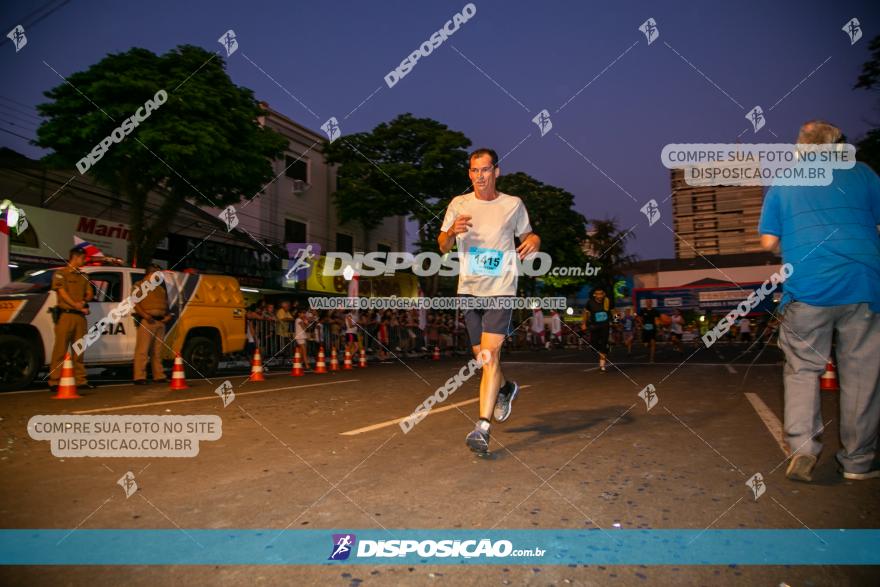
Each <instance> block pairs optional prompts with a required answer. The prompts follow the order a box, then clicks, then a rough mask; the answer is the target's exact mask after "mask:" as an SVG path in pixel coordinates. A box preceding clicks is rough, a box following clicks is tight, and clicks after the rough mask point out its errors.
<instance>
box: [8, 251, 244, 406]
mask: <svg viewBox="0 0 880 587" xmlns="http://www.w3.org/2000/svg"><path fill="white" fill-rule="evenodd" d="M54 271H55V270H54V269H41V270H36V271H31V272H29V274H28V275H26V276H25V277H23V278H21V279H19V280H17V281H13V282H11V283H9V284H7V285H6V286H4V287H2V288H0V391H6V390H11V389H20V388H23V387H26V386H28V385H29V384H30V383H31V382H32V381H33V380H34V378H35V377H36V376H37V375H38V373H39V372H40V371H41V370H46V369H48V367H49V365H48V362H49V360H50V358H51V356H52V345H53V343H54V339H55V335H54V324H53V322H52V308H53V307H55V306H56V304H57V297H56V293H55V292H54V291H52V290H51V284H52V275H53V273H54ZM81 271H83V273H85V274H86V275H87V276H88V278H89V280H90V281H91V282H92V285H93V286H94V287H95V296H94V299H92V301H91V302H89V314H88V316H87V317H86V318H87V320H88V326H89V328H91V327H92V326H94V325H95V324H97V323H98V322H99V321H101V319H102V318H106V317H108V316H109V315H110V313H111V311H113V310H114V309H116V308H117V306H120V302H122V301H123V300H125V299H126V298H127V297H128V296H129V294H130V293H131V289H132V286H133V285H134V283H136V282H137V281H138V280H140V279H142V278H143V277H144V270H143V269H136V268H131V267H118V266H102V265H99V266H95V265H87V266H85V267H83V268H82V269H81ZM162 274H163V276H164V278H165V279H164V287H165V290H166V292H167V295H168V309H169V312H171V314H172V319H171V321H170V322H169V323H168V324H167V325H166V336H165V345H164V346H165V348H164V352H163V358H164V359H169V360H170V359H173V358H174V354H175V353H178V352H179V353H180V354H181V356H182V357H183V359H184V364H185V365H186V369H187V376H190V377H194V376H205V377H211V376H212V375H214V374H215V373H216V371H217V365H218V363H219V362H220V357H221V356H222V355H224V354H230V353H237V352H240V351H242V350H243V349H244V345H245V342H246V334H245V314H244V298H243V297H242V294H241V290H240V289H239V283H238V281H237V280H236V279H235V278H233V277H226V276H221V275H197V274H190V273H180V272H176V271H163V272H162ZM119 314H122V317H121V319H119V320H118V321H117V322H115V323H114V322H113V321H109V320H106V321H105V325H104V327H103V329H102V332H101V335H100V336H99V337H97V338H95V337H94V336H93V337H90V338H93V339H94V340H93V342H91V344H89V346H88V348H87V349H86V351H85V353H84V356H85V364H86V367H87V368H88V367H97V366H112V365H131V363H132V360H133V358H134V348H135V335H136V326H135V323H134V318H133V316H132V315H131V313H130V312H127V313H125V312H114V315H115V316H118V315H119Z"/></svg>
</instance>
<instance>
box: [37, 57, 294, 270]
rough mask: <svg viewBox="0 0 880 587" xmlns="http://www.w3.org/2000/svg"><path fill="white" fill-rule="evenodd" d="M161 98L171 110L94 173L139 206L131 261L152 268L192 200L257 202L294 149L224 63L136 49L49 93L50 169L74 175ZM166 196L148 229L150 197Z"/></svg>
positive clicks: (46, 141)
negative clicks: (274, 161)
mask: <svg viewBox="0 0 880 587" xmlns="http://www.w3.org/2000/svg"><path fill="white" fill-rule="evenodd" d="M159 90H165V91H166V92H167V95H168V99H167V102H166V103H165V104H163V105H161V107H159V108H158V109H156V110H154V111H153V112H152V113H151V114H150V115H149V117H148V118H147V119H146V120H144V121H143V122H140V124H139V125H138V126H137V127H136V128H135V129H134V130H133V131H132V132H131V134H129V135H128V136H126V137H124V138H123V139H122V140H121V142H119V143H112V144H111V145H110V146H109V148H108V149H107V150H106V152H105V154H104V155H103V157H102V158H101V159H100V160H98V161H97V162H96V163H94V164H93V165H92V167H91V168H90V169H89V170H88V172H87V173H88V174H89V175H91V176H92V177H93V178H94V179H95V180H96V181H97V182H98V183H101V184H103V185H105V186H107V187H109V188H111V189H113V190H114V191H115V192H117V193H118V194H119V195H120V196H121V197H122V198H123V199H124V200H127V201H128V203H129V204H130V225H131V235H132V242H131V247H130V253H129V254H130V256H131V257H132V258H133V259H137V260H138V261H139V262H140V263H141V264H143V263H146V262H148V261H149V260H150V259H151V258H152V255H153V252H154V250H155V247H156V245H157V244H158V242H159V241H160V240H161V239H162V238H163V237H164V236H165V234H167V231H168V225H169V223H170V221H171V220H172V219H173V218H174V216H175V215H176V214H177V213H178V211H179V210H180V207H181V206H182V204H183V202H184V201H185V200H190V201H192V202H194V203H196V204H198V205H201V206H217V207H225V206H227V205H229V204H235V203H237V202H239V201H241V199H242V198H245V199H248V198H251V197H253V196H254V195H256V194H257V193H258V192H259V191H260V189H261V188H262V187H263V185H264V184H265V183H267V182H268V181H269V180H271V179H272V178H273V177H274V173H273V170H272V166H271V162H270V159H271V158H275V157H279V156H280V155H281V153H282V152H283V150H284V148H285V147H286V145H287V141H286V139H285V138H284V137H283V136H281V135H280V134H278V133H276V132H275V131H272V130H271V129H268V128H265V127H261V126H260V125H259V124H258V122H257V117H258V116H260V115H261V113H262V111H261V109H260V106H259V104H258V102H257V101H256V100H255V99H254V96H253V92H252V91H251V90H250V89H248V88H244V87H240V86H236V85H235V84H234V83H232V80H231V79H230V78H229V76H228V74H227V73H226V71H225V62H224V61H223V60H222V58H220V57H217V56H216V55H215V54H213V53H209V52H207V51H205V50H204V49H201V48H199V47H194V46H189V45H184V46H180V47H177V48H176V49H174V50H171V51H169V52H168V53H166V54H164V55H156V54H154V53H152V52H150V51H148V50H146V49H140V48H134V49H131V50H129V51H126V52H125V53H117V54H111V55H108V56H106V57H105V58H103V59H102V60H101V61H99V62H98V63H96V64H94V65H92V66H91V67H89V68H88V69H86V70H85V71H81V72H77V73H74V74H72V75H70V76H69V77H68V78H67V81H65V82H63V83H61V84H59V85H58V86H56V87H55V88H53V89H51V90H49V91H47V92H46V93H45V95H46V97H47V98H49V100H50V102H48V103H45V104H41V105H40V106H39V107H38V110H39V112H40V113H41V114H42V115H43V116H44V117H46V119H47V120H46V122H45V123H43V124H42V125H41V126H40V128H39V129H38V131H37V137H38V139H37V141H36V144H37V145H39V146H40V147H44V148H47V149H51V150H52V151H53V153H52V154H50V155H49V156H48V157H47V162H48V163H50V164H53V165H59V166H69V167H73V166H74V165H75V164H76V163H77V161H79V160H80V159H82V158H83V157H85V156H86V155H88V154H89V153H90V152H91V151H92V149H93V148H94V147H95V145H96V144H98V143H99V142H100V141H101V140H102V139H104V138H105V137H107V136H108V135H110V134H111V133H112V132H113V131H114V130H115V129H116V128H117V127H120V125H122V123H123V121H124V120H125V119H127V118H129V117H131V116H132V115H134V114H135V112H136V111H137V110H138V108H141V107H143V106H144V103H145V102H146V101H147V100H148V99H152V98H153V97H154V96H155V94H156V93H157V92H158V91H159ZM150 192H153V193H157V194H159V195H160V196H161V205H160V207H159V210H158V212H157V213H156V214H155V215H154V216H152V218H151V219H150V220H148V219H147V218H148V216H149V214H148V212H147V210H146V200H147V195H148V194H149V193H150Z"/></svg>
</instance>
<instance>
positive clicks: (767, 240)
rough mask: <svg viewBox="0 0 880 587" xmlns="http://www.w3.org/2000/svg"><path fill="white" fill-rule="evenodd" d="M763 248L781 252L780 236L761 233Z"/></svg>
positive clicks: (772, 251)
mask: <svg viewBox="0 0 880 587" xmlns="http://www.w3.org/2000/svg"><path fill="white" fill-rule="evenodd" d="M761 248H762V249H764V250H765V251H770V252H771V253H776V254H777V255H778V254H779V237H778V236H776V235H775V234H762V235H761Z"/></svg>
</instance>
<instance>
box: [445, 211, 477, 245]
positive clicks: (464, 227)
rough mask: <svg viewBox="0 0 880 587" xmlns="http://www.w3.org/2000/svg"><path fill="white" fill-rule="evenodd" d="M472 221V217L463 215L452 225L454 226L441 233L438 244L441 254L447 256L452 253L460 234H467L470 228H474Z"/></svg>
mask: <svg viewBox="0 0 880 587" xmlns="http://www.w3.org/2000/svg"><path fill="white" fill-rule="evenodd" d="M470 220H471V217H470V216H468V215H467V214H462V215H461V216H459V217H458V218H456V219H455V222H453V223H452V226H450V227H449V228H448V229H447V230H444V231H443V232H441V233H440V236H439V237H437V244H438V245H439V246H440V253H441V254H443V255H445V254H446V253H448V252H449V251H451V250H452V247H453V246H455V237H456V236H458V235H459V234H462V233H465V232H467V231H468V228H469V227H471V226H473V224H471V222H470Z"/></svg>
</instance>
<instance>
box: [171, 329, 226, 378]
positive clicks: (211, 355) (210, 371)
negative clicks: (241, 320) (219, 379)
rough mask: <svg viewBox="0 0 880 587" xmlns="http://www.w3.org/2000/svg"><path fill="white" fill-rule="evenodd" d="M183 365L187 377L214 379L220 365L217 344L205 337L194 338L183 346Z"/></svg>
mask: <svg viewBox="0 0 880 587" xmlns="http://www.w3.org/2000/svg"><path fill="white" fill-rule="evenodd" d="M181 355H182V356H183V361H184V362H183V365H184V368H185V369H186V376H187V377H202V376H204V377H213V376H214V374H215V373H216V372H217V365H218V364H219V363H220V349H219V348H218V346H217V342H216V341H215V340H214V339H212V338H208V337H205V336H194V337H192V338H190V339H189V340H187V341H186V344H185V345H183V352H182V353H181Z"/></svg>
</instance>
